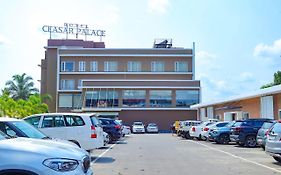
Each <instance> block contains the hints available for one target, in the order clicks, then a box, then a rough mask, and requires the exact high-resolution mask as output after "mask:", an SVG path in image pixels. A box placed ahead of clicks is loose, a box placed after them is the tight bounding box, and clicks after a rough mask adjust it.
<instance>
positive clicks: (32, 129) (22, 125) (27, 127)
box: [10, 121, 46, 139]
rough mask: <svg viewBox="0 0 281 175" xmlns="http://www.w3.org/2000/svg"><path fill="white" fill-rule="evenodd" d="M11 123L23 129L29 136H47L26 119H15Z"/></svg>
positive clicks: (38, 137)
mask: <svg viewBox="0 0 281 175" xmlns="http://www.w3.org/2000/svg"><path fill="white" fill-rule="evenodd" d="M10 124H12V125H14V126H15V127H16V128H18V129H19V130H21V131H22V132H23V133H24V134H25V135H26V136H27V137H29V138H36V139H42V138H45V137H46V135H44V134H43V133H41V132H40V131H39V130H38V129H36V128H35V127H33V126H32V125H30V124H29V123H27V122H25V121H14V122H10Z"/></svg>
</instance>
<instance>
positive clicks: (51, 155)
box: [0, 132, 93, 175]
mask: <svg viewBox="0 0 281 175" xmlns="http://www.w3.org/2000/svg"><path fill="white" fill-rule="evenodd" d="M23 158H24V159H23ZM0 159H1V161H0V174H1V175H15V174H17V175H37V174H38V175H39V174H40V175H50V174H52V175H64V174H65V175H66V174H67V175H76V174H81V175H83V174H84V175H92V174H93V171H92V169H91V166H90V163H91V158H90V155H89V154H88V153H87V152H86V151H84V150H83V149H80V148H78V147H74V146H69V147H67V146H66V145H62V143H60V142H56V141H52V140H42V139H31V138H20V137H19V138H11V137H9V136H7V135H6V134H4V133H3V132H0Z"/></svg>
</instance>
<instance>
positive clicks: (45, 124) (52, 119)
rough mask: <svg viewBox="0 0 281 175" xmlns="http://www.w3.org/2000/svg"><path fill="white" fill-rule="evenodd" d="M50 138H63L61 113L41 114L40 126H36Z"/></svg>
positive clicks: (64, 136) (63, 126)
mask: <svg viewBox="0 0 281 175" xmlns="http://www.w3.org/2000/svg"><path fill="white" fill-rule="evenodd" d="M38 129H39V130H40V131H42V132H43V133H44V134H46V135H47V136H49V137H51V138H59V139H65V138H66V132H65V122H64V118H63V116H62V115H47V116H43V119H42V124H41V128H38Z"/></svg>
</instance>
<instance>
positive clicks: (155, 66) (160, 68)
mask: <svg viewBox="0 0 281 175" xmlns="http://www.w3.org/2000/svg"><path fill="white" fill-rule="evenodd" d="M164 67H165V64H164V62H163V61H152V62H151V71H152V72H164Z"/></svg>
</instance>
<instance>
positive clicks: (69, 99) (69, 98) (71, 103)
mask: <svg viewBox="0 0 281 175" xmlns="http://www.w3.org/2000/svg"><path fill="white" fill-rule="evenodd" d="M59 107H60V108H75V109H79V108H81V107H82V99H81V94H59Z"/></svg>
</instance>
